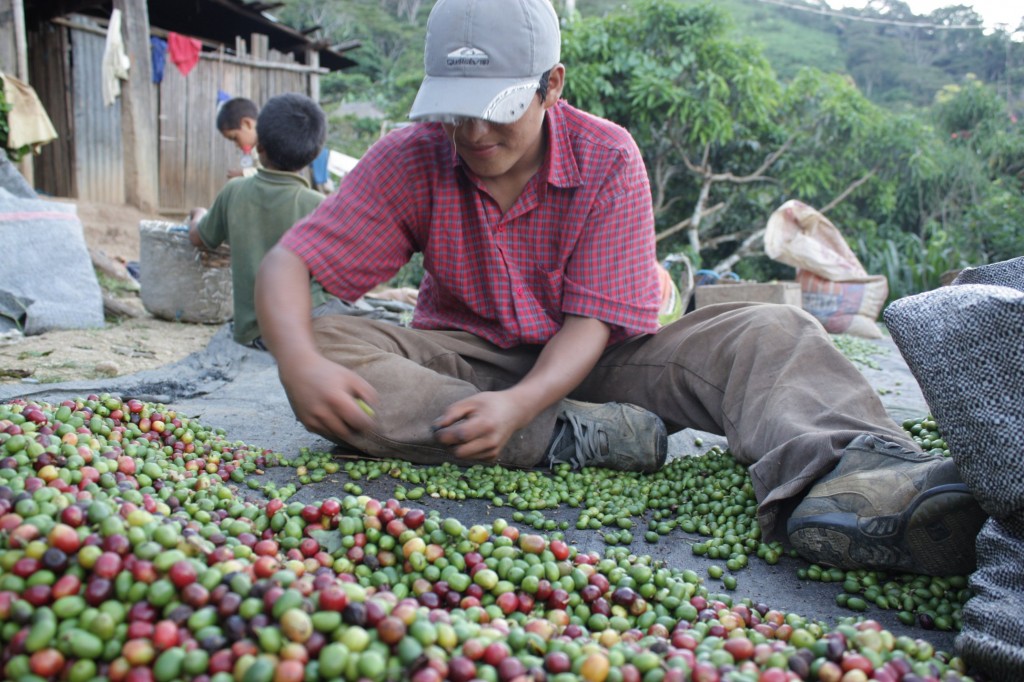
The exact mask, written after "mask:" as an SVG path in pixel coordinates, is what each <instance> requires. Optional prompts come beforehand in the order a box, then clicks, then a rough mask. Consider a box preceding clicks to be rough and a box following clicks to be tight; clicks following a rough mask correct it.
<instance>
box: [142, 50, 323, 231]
mask: <svg viewBox="0 0 1024 682" xmlns="http://www.w3.org/2000/svg"><path fill="white" fill-rule="evenodd" d="M266 43H267V40H266V36H257V35H254V36H253V50H252V52H249V51H248V50H246V46H245V41H244V40H239V41H237V44H236V52H237V53H238V56H234V55H232V56H228V55H224V54H222V53H217V52H204V53H203V54H202V55H201V58H200V60H199V63H198V64H197V65H196V66H195V67H194V68H193V69H192V70H191V71H190V72H189V73H188V75H187V76H183V75H182V74H181V72H180V71H179V70H178V68H177V67H176V66H174V64H172V63H171V62H170V60H168V62H167V65H166V67H165V70H164V79H163V82H162V83H161V84H160V88H159V92H160V97H159V100H160V102H159V109H160V114H159V117H160V211H161V212H162V213H166V214H169V215H183V214H185V213H187V212H188V211H189V210H190V209H191V208H193V207H196V206H209V205H210V204H211V203H213V200H214V198H216V196H217V193H218V192H219V191H220V189H221V188H222V187H223V186H224V183H225V182H226V181H227V172H228V170H229V169H232V168H238V163H239V159H240V156H241V152H239V150H238V149H237V148H236V147H235V146H234V144H233V143H231V142H229V141H228V140H226V139H225V138H224V137H223V136H222V135H221V134H220V132H219V131H218V130H217V126H216V119H217V94H218V91H223V92H225V93H227V94H228V95H229V96H231V97H248V98H249V99H251V100H253V101H254V102H256V105H257V106H262V105H263V103H264V102H266V101H267V100H268V99H269V98H270V97H273V96H274V95H279V94H282V93H285V92H301V93H303V94H307V95H308V94H310V93H309V88H310V69H309V68H308V67H304V65H302V64H297V63H296V62H295V61H294V60H293V59H292V58H291V55H283V54H281V53H279V52H276V51H274V50H268V49H267V47H266ZM239 57H242V58H243V59H248V60H251V61H249V62H247V63H240V62H242V61H243V60H242V59H239ZM277 64H280V66H279V67H278V66H276V65H277Z"/></svg>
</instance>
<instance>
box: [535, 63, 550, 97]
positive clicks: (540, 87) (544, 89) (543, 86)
mask: <svg viewBox="0 0 1024 682" xmlns="http://www.w3.org/2000/svg"><path fill="white" fill-rule="evenodd" d="M549 78H551V69H548V70H547V71H545V72H544V73H542V74H541V75H540V83H538V84H537V94H538V95H540V101H541V102H543V101H544V100H546V99H547V98H548V86H549V85H550V82H549V80H548V79H549Z"/></svg>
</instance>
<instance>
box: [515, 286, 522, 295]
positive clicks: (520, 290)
mask: <svg viewBox="0 0 1024 682" xmlns="http://www.w3.org/2000/svg"><path fill="white" fill-rule="evenodd" d="M522 295H523V288H522V287H516V296H522Z"/></svg>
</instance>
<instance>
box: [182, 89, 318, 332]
mask: <svg viewBox="0 0 1024 682" xmlns="http://www.w3.org/2000/svg"><path fill="white" fill-rule="evenodd" d="M228 104H230V102H229V103H228ZM226 106H227V105H225V107H226ZM219 123H220V121H219V117H218V125H219ZM236 130H239V131H241V130H242V128H237V129H236ZM252 133H253V134H252V137H251V139H252V140H254V141H256V140H257V138H258V142H255V144H256V151H257V152H258V154H259V158H260V163H261V167H260V168H259V169H258V170H256V171H255V174H254V175H253V176H252V177H243V178H235V179H233V180H229V181H228V183H227V184H226V185H225V186H224V189H222V190H221V191H220V193H219V194H218V195H217V198H216V199H214V201H213V206H211V207H210V210H209V211H207V210H206V209H204V208H194V209H192V211H191V212H190V213H189V221H188V222H189V239H190V241H191V242H192V244H194V245H195V246H196V247H197V248H201V249H215V248H217V247H218V246H219V245H220V244H222V243H225V242H227V243H228V244H230V245H231V282H232V287H233V289H234V291H233V297H234V301H233V303H234V329H233V334H234V339H235V341H237V342H238V343H240V344H243V345H247V346H251V347H254V348H259V349H261V350H264V346H263V344H262V341H261V339H260V330H259V326H258V324H257V321H256V309H255V305H254V300H253V286H254V282H255V278H256V271H257V269H258V268H259V265H260V261H261V260H263V256H264V254H266V253H267V251H269V250H270V249H271V247H273V246H274V245H275V244H276V243H277V241H278V239H280V238H281V235H283V234H284V233H285V232H286V231H287V230H288V229H289V228H290V227H291V226H292V225H293V224H295V223H296V222H297V221H298V220H299V219H300V218H303V217H304V216H306V215H307V214H308V213H310V212H312V210H313V209H314V208H316V207H317V206H318V205H319V204H320V201H321V199H323V195H322V194H320V193H319V192H317V191H315V190H313V189H311V188H310V186H309V182H308V181H307V180H306V178H304V177H303V176H302V175H300V174H299V173H298V171H300V170H301V169H303V168H305V167H306V166H308V165H309V163H310V162H311V161H312V160H313V159H314V158H316V156H317V154H319V153H320V150H321V149H322V148H323V146H324V140H325V138H326V137H327V121H326V118H325V116H324V113H323V111H322V110H321V109H320V107H319V105H317V104H316V102H314V101H313V100H311V99H309V98H308V97H306V96H305V95H300V94H297V93H289V94H285V95H278V96H277V97H273V98H271V99H270V100H269V101H268V102H267V103H266V105H265V106H264V107H263V111H261V112H260V113H259V117H258V119H257V120H256V123H255V127H254V128H253V129H252ZM225 135H226V133H225ZM229 139H230V138H229ZM310 293H311V294H312V297H313V305H314V306H318V305H320V304H322V303H325V302H327V301H328V300H330V299H332V298H333V297H331V296H329V295H328V294H326V293H325V292H324V291H323V289H322V288H321V287H320V285H319V284H317V283H316V282H315V281H313V280H311V284H310Z"/></svg>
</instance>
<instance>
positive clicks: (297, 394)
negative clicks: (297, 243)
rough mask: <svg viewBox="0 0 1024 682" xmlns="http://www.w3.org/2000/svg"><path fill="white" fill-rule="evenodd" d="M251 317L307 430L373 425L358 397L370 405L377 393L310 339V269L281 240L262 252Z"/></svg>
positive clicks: (342, 432)
mask: <svg viewBox="0 0 1024 682" xmlns="http://www.w3.org/2000/svg"><path fill="white" fill-rule="evenodd" d="M256 317H257V319H258V320H259V325H260V332H261V334H262V336H263V341H264V343H266V344H267V347H268V348H269V349H270V352H271V353H272V354H273V355H274V358H275V359H276V360H277V365H278V374H279V376H280V377H281V384H282V385H283V386H284V389H285V392H286V393H287V394H288V401H289V402H290V403H291V406H292V411H293V412H295V416H296V418H297V419H298V420H299V421H300V422H302V424H303V425H304V426H305V427H306V428H307V429H309V430H310V431H312V432H314V433H318V434H320V435H322V436H325V437H327V438H336V437H341V438H344V437H345V436H347V435H349V434H351V433H352V432H358V431H366V430H370V429H372V428H373V424H374V422H373V419H372V418H371V417H370V416H369V415H367V413H366V412H365V411H364V410H363V409H362V408H361V407H360V405H359V403H358V402H357V400H362V401H364V402H366V403H368V404H369V405H374V404H376V403H377V393H376V391H374V389H373V387H372V386H370V384H369V383H367V382H366V381H365V380H364V379H363V378H361V377H360V376H358V375H357V374H356V373H355V372H353V371H351V370H349V369H346V368H344V367H342V366H341V365H338V364H336V363H334V362H331V361H330V360H328V359H327V358H325V357H324V356H323V355H321V354H320V351H319V350H318V349H317V347H316V343H315V341H314V339H313V323H312V301H311V299H310V294H309V269H308V268H307V267H306V264H305V263H304V262H303V261H302V259H301V258H299V256H297V255H296V254H295V253H293V252H292V251H290V250H289V249H287V248H285V247H284V246H281V245H280V244H279V245H277V246H275V247H274V248H273V249H271V250H270V251H269V252H268V253H267V255H266V256H265V257H264V259H263V263H262V264H261V265H260V269H259V273H258V274H257V276H256Z"/></svg>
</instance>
